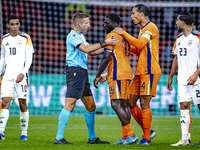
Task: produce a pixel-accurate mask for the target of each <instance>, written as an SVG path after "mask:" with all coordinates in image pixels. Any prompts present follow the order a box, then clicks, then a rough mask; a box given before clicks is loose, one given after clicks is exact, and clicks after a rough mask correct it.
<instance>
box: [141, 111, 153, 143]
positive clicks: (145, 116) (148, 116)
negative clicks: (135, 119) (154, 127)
mask: <svg viewBox="0 0 200 150" xmlns="http://www.w3.org/2000/svg"><path fill="white" fill-rule="evenodd" d="M151 121H152V112H151V108H149V109H145V110H142V122H143V132H144V137H143V138H144V139H147V140H150V132H151Z"/></svg>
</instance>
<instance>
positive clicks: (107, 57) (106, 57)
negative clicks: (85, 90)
mask: <svg viewBox="0 0 200 150" xmlns="http://www.w3.org/2000/svg"><path fill="white" fill-rule="evenodd" d="M111 54H112V52H111V51H107V50H105V51H104V56H103V59H102V60H101V63H100V67H99V70H98V73H97V75H96V78H95V79H94V86H95V87H96V88H98V86H97V84H98V82H99V80H100V79H101V74H102V73H103V71H104V70H105V69H106V67H107V66H108V63H109V60H110V56H111Z"/></svg>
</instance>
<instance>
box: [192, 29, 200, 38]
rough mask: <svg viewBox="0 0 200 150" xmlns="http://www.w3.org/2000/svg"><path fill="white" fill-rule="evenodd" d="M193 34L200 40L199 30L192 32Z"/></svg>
mask: <svg viewBox="0 0 200 150" xmlns="http://www.w3.org/2000/svg"><path fill="white" fill-rule="evenodd" d="M191 34H193V35H194V36H197V37H198V38H200V32H199V31H197V30H195V29H194V30H192V32H191Z"/></svg>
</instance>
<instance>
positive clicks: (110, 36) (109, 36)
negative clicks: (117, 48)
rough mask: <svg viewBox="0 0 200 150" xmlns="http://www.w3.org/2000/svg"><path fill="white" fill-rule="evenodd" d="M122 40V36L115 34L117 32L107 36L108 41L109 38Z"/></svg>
mask: <svg viewBox="0 0 200 150" xmlns="http://www.w3.org/2000/svg"><path fill="white" fill-rule="evenodd" d="M112 37H113V38H120V37H122V36H121V35H119V34H117V33H115V32H110V33H108V34H107V36H106V39H108V38H112Z"/></svg>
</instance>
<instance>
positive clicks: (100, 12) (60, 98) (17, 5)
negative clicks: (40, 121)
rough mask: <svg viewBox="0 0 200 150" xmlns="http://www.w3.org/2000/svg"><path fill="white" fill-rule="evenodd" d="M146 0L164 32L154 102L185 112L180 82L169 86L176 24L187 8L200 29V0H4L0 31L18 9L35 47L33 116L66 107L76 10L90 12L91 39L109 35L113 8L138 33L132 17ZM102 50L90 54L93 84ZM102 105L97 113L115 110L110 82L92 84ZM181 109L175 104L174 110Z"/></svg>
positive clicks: (15, 111) (162, 111) (160, 108)
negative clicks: (68, 45) (67, 66)
mask: <svg viewBox="0 0 200 150" xmlns="http://www.w3.org/2000/svg"><path fill="white" fill-rule="evenodd" d="M138 3H144V4H146V5H147V6H149V7H150V9H151V10H152V14H151V16H150V19H151V21H152V22H154V23H155V24H156V25H157V26H158V29H159V31H160V44H159V49H160V51H159V57H160V66H161V70H162V76H161V79H160V81H159V84H158V87H157V96H156V97H155V98H153V99H152V102H151V107H152V112H153V115H154V116H171V115H175V116H179V105H178V100H177V83H176V82H175V78H174V82H173V87H174V90H173V91H172V92H169V91H167V89H166V83H167V78H168V74H169V71H170V66H171V63H170V60H171V51H172V47H173V43H174V42H175V39H176V36H177V34H178V31H177V29H176V27H175V21H176V17H177V15H178V12H180V11H183V10H187V11H189V12H190V13H191V14H192V15H193V17H194V18H195V25H196V28H197V30H198V29H200V25H199V23H200V22H199V20H200V3H199V2H198V0H196V1H189V0H181V1H178V0H176V1H170V0H168V1H167V0H162V1H160V0H157V1H151V0H150V1H147V0H142V1H140V2H138V1H130V0H127V1H122V0H121V1H120V0H101V1H100V0H77V1H69V0H56V1H54V0H32V1H31V0H0V35H1V37H2V36H3V35H4V34H6V33H8V32H9V30H8V29H7V27H6V24H7V22H6V19H7V18H8V17H9V16H10V15H11V14H15V15H17V16H18V17H19V18H20V22H21V27H20V30H21V31H23V32H26V33H28V34H29V35H30V36H31V38H32V42H33V46H34V50H35V53H34V58H33V64H32V66H31V68H30V71H29V74H30V85H29V91H30V93H29V99H28V108H29V111H30V115H55V116H56V115H59V113H60V110H61V109H62V108H63V105H64V100H65V92H66V90H67V89H66V84H65V75H64V73H63V71H64V66H65V55H66V44H65V40H66V36H67V34H68V33H69V32H70V29H71V26H72V22H71V17H72V15H73V14H74V13H75V12H76V11H82V12H84V13H86V14H88V15H89V16H90V23H91V28H90V29H89V31H88V33H87V34H86V39H87V41H88V42H89V43H90V44H93V43H98V42H99V41H102V40H103V39H104V38H105V36H106V34H105V32H104V29H103V22H104V17H105V16H106V15H108V14H109V13H117V14H118V15H120V17H121V27H122V28H123V29H124V30H126V31H128V32H129V33H131V34H132V35H133V36H135V37H137V35H138V32H139V29H140V27H139V26H134V24H133V23H132V21H131V18H130V16H131V10H132V7H133V6H134V5H136V4H138ZM101 58H102V55H99V56H94V57H90V56H89V57H88V72H89V80H90V83H91V85H92V83H93V79H94V77H95V75H96V73H97V70H98V66H99V63H100V60H101ZM130 63H131V66H132V69H133V71H134V70H135V67H136V65H137V57H136V56H134V55H131V58H130ZM91 89H92V92H93V94H94V97H95V101H96V105H97V109H96V111H97V113H98V114H101V115H115V113H114V111H113V110H112V108H111V107H110V100H109V93H108V85H107V83H104V84H102V85H99V88H98V89H95V88H94V87H93V86H91ZM17 101H18V100H17V99H16V100H15V101H13V102H12V104H11V107H10V110H11V111H10V115H19V107H18V102H17ZM174 108H175V109H174ZM84 111H85V108H84V107H83V104H82V102H81V101H80V100H78V101H77V104H76V107H75V109H74V111H73V113H72V115H82V114H83V113H82V112H84ZM199 114H200V113H199V111H198V109H197V107H196V106H195V107H194V106H193V107H192V115H193V116H199Z"/></svg>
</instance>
